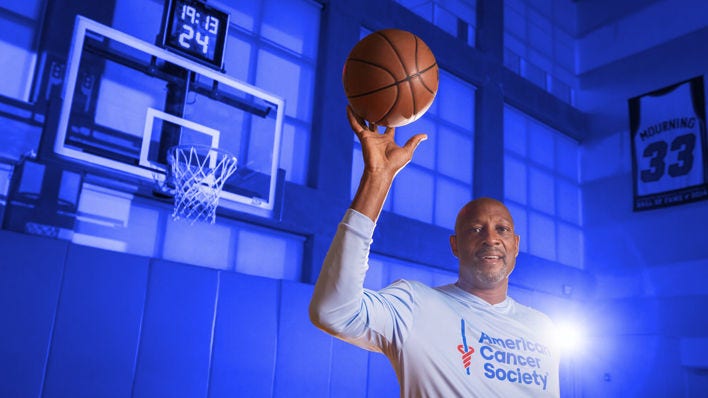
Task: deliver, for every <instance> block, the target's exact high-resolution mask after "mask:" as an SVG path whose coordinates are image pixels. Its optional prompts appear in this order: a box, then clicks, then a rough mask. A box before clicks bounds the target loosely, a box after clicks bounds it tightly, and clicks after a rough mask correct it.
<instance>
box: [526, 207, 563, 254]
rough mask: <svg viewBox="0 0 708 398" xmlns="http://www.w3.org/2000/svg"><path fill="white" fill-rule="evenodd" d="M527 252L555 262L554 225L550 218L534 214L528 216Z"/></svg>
mask: <svg viewBox="0 0 708 398" xmlns="http://www.w3.org/2000/svg"><path fill="white" fill-rule="evenodd" d="M528 217H529V232H528V239H529V252H530V253H531V254H533V255H535V256H538V257H542V258H545V259H548V260H553V261H555V260H556V224H555V222H554V221H553V219H552V218H551V217H548V216H545V215H542V214H540V213H536V212H530V213H529V215H528Z"/></svg>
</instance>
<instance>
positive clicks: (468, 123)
mask: <svg viewBox="0 0 708 398" xmlns="http://www.w3.org/2000/svg"><path fill="white" fill-rule="evenodd" d="M436 101H438V102H440V104H439V106H440V108H439V110H440V113H439V115H440V118H442V119H443V120H445V121H448V122H450V123H454V124H456V125H458V126H460V127H462V128H464V129H467V130H472V129H474V87H473V86H472V85H470V84H468V83H465V82H463V81H462V80H460V79H458V78H456V77H454V76H452V75H451V74H449V73H446V72H444V71H441V73H440V87H439V90H438V94H437V99H436Z"/></svg>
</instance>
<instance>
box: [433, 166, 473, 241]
mask: <svg viewBox="0 0 708 398" xmlns="http://www.w3.org/2000/svg"><path fill="white" fill-rule="evenodd" d="M436 193H437V196H436V198H437V199H436V201H435V224H437V225H439V226H441V227H444V228H448V229H454V228H455V218H456V217H457V212H458V211H459V210H460V209H461V208H462V206H464V205H465V203H467V202H469V201H470V200H471V199H472V192H471V189H470V186H469V185H466V184H460V183H456V182H453V181H450V180H447V179H445V178H439V179H438V181H437V187H436Z"/></svg>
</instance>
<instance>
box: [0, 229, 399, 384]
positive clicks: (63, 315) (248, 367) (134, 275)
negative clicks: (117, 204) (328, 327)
mask: <svg viewBox="0 0 708 398" xmlns="http://www.w3.org/2000/svg"><path fill="white" fill-rule="evenodd" d="M0 250H1V251H2V253H3V259H2V261H1V262H0V322H1V324H2V325H3V327H2V328H0V396H3V397H37V396H43V397H151V398H157V397H173V398H178V397H185V398H186V397H189V398H194V397H210V398H213V397H235V396H248V397H328V396H331V397H364V396H369V397H388V396H397V395H398V385H397V382H396V379H395V376H394V374H393V371H392V370H391V367H390V365H388V364H387V363H386V359H385V358H384V357H383V356H382V355H380V354H373V353H367V352H366V351H363V350H361V349H358V348H356V347H353V346H350V345H348V344H346V343H343V342H341V341H338V340H335V339H333V338H331V337H330V336H328V335H326V334H325V333H323V332H321V331H319V330H317V329H316V328H315V327H314V326H312V324H311V323H310V321H309V318H308V313H307V306H308V303H309V300H310V295H311V293H312V286H311V285H307V284H301V283H295V282H289V281H280V280H274V279H267V278H262V277H254V276H248V275H243V274H237V273H233V272H226V271H219V270H214V269H210V268H202V267H194V266H189V265H185V264H179V263H173V262H168V261H162V260H153V259H150V258H145V257H139V256H134V255H128V254H124V253H115V252H110V251H105V250H100V249H95V248H90V247H85V246H78V245H74V244H71V243H68V242H66V241H59V240H52V239H46V238H41V237H35V236H29V235H23V234H18V233H14V232H8V231H5V230H0Z"/></svg>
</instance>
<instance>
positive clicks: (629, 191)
mask: <svg viewBox="0 0 708 398" xmlns="http://www.w3.org/2000/svg"><path fill="white" fill-rule="evenodd" d="M706 15H708V2H705V1H703V0H623V1H609V0H396V1H394V0H356V1H353V0H206V1H202V0H105V1H91V0H23V1H10V2H3V3H2V4H0V28H1V29H0V72H1V73H2V76H3V78H2V79H0V132H1V133H0V225H1V228H0V325H2V326H1V327H0V396H1V397H14V398H19V397H44V398H55V397H71V398H74V397H149V398H154V397H185V398H186V397H189V398H193V397H210V398H212V397H213V398H216V397H347V398H350V397H368V398H375V397H376V398H378V397H395V396H399V394H400V392H399V387H398V383H397V380H396V376H395V373H394V371H393V369H392V367H391V365H390V364H389V362H388V360H387V359H386V357H385V356H384V355H382V354H381V353H376V352H369V351H365V350H362V349H359V348H357V347H354V346H352V345H349V344H347V343H344V342H342V341H340V340H338V339H336V338H333V337H331V336H330V335H327V334H325V333H324V332H322V331H321V330H319V329H317V328H316V327H315V326H313V324H312V323H311V321H310V318H309V316H308V306H309V302H310V298H311V296H312V292H313V286H314V283H315V281H316V280H317V277H318V275H319V272H320V268H321V266H322V262H323V259H324V258H325V255H326V254H327V250H328V247H329V244H330V242H331V240H332V238H333V236H334V234H335V232H336V230H337V225H338V223H339V222H340V220H341V219H342V217H343V215H344V213H345V211H346V210H347V208H348V207H349V205H350V202H351V200H352V198H353V195H354V193H355V190H356V187H357V184H358V182H359V178H360V176H361V173H362V171H363V167H364V166H363V161H362V147H361V144H360V143H359V142H358V140H357V139H356V136H355V135H354V134H353V133H352V131H351V128H350V126H349V123H348V121H347V117H346V112H345V109H346V106H347V103H348V100H347V97H346V96H345V93H344V90H343V88H342V71H343V66H344V63H345V60H346V59H347V56H348V54H349V52H350V50H351V49H352V47H353V46H354V45H355V44H356V43H357V42H358V41H359V40H360V39H362V38H363V37H365V36H367V35H369V34H371V33H372V32H376V31H378V30H381V29H389V28H396V29H401V30H406V31H409V32H411V33H414V34H415V35H416V36H418V37H419V38H420V39H422V40H423V41H424V42H425V43H426V44H427V45H428V46H429V47H430V49H431V50H432V52H433V53H434V55H435V59H436V61H437V65H438V67H439V89H438V92H437V95H436V97H435V100H434V102H433V104H432V105H431V107H430V108H429V109H428V111H427V112H426V113H425V114H424V115H422V116H421V117H420V118H419V119H418V120H416V121H415V122H413V123H410V124H408V125H405V126H402V127H399V128H397V129H396V141H397V142H399V143H404V142H406V140H407V139H408V138H410V137H411V136H413V135H414V134H417V133H421V132H424V133H427V134H428V136H429V139H428V140H427V141H425V142H423V143H422V144H421V146H420V147H419V148H418V150H417V151H416V153H415V156H414V157H413V159H412V161H411V162H410V163H409V164H408V165H407V166H406V167H405V168H404V169H403V170H402V171H401V172H400V173H399V174H398V175H397V176H396V180H395V182H394V184H393V186H392V188H391V190H390V192H389V195H388V198H387V201H386V203H385V205H384V211H383V213H382V215H381V217H380V218H379V220H378V221H377V225H376V230H375V233H374V238H373V244H372V247H371V254H370V259H369V271H368V273H367V276H366V281H365V287H366V288H369V289H380V288H383V287H385V286H387V285H388V284H389V283H391V282H393V281H395V280H398V279H412V280H417V281H420V282H423V283H425V284H428V285H431V286H439V285H444V284H449V283H453V282H455V281H456V280H457V272H458V269H457V268H458V264H457V259H456V258H455V257H454V256H453V255H452V252H451V250H450V246H449V236H450V235H451V234H452V233H453V226H454V222H455V217H456V214H457V211H458V210H459V209H460V207H461V206H462V205H463V204H465V203H466V202H468V201H469V200H471V199H473V198H478V197H492V198H496V199H499V200H501V201H503V202H504V203H505V204H506V205H507V207H508V208H509V210H510V212H511V214H512V215H513V217H514V220H515V230H516V233H517V234H518V235H519V236H520V242H521V243H520V254H519V256H518V258H517V263H516V268H515V270H514V271H513V273H512V275H511V276H510V279H509V296H511V297H513V298H514V299H515V300H517V301H518V302H520V303H522V304H525V305H528V306H531V307H534V308H537V309H539V310H541V311H543V312H544V313H546V314H547V315H548V316H549V317H550V318H551V319H552V320H553V321H554V322H555V323H556V324H557V325H559V330H562V334H560V336H561V338H562V339H563V340H564V343H567V344H564V347H565V349H564V351H563V354H562V359H561V365H560V389H561V396H562V397H569V398H570V397H623V398H626V397H708V312H707V311H706V308H708V283H707V281H708V235H707V234H706V227H705V225H706V223H707V222H708V202H707V201H706V199H708V158H707V157H708V144H707V143H706V140H707V136H706V127H705V121H706V102H705V97H706V88H705V87H706V86H705V84H704V81H703V80H704V75H706V73H708V44H707V43H708V18H707V17H706ZM178 24H184V26H186V27H185V28H179V27H178V26H177V25H178ZM179 29H183V30H179ZM195 32H196V33H195ZM175 132H176V133H175ZM175 145H178V146H179V147H180V148H184V147H191V148H194V147H197V146H206V147H211V148H219V149H223V150H224V151H228V152H229V153H231V154H233V156H235V159H236V160H235V161H234V162H235V163H232V164H229V165H227V166H232V167H233V166H235V171H234V170H229V171H230V172H233V174H232V175H230V176H224V178H223V181H220V182H221V183H223V187H221V186H219V188H218V189H217V190H216V192H211V193H212V194H215V195H216V196H211V197H208V198H201V199H199V198H198V199H197V200H201V202H199V204H202V205H204V203H205V202H207V204H211V206H212V207H211V208H209V209H207V213H206V214H197V215H196V216H195V215H192V214H187V213H184V212H183V211H182V210H184V209H182V210H180V209H178V204H179V203H178V202H180V200H179V199H180V198H181V197H180V196H178V195H176V194H175V193H174V192H175V189H176V188H180V187H181V186H182V185H184V186H187V185H188V182H184V181H182V180H173V179H171V178H168V176H170V174H171V173H176V172H175V171H174V169H171V167H173V166H174V164H175V163H177V166H179V162H182V163H184V162H190V161H192V160H190V159H191V158H189V155H188V154H187V152H180V153H177V152H175V151H174V150H173V149H172V148H174V146H175ZM180 154H182V155H185V154H186V156H187V158H182V160H179V161H178V160H175V159H177V158H179V155H180ZM227 156H228V155H227ZM197 159H204V157H202V158H199V157H197ZM210 159H212V158H210ZM229 159H231V158H229ZM227 161H228V159H227ZM210 162H211V161H210ZM182 166H184V164H182ZM212 166H214V164H213V163H209V164H201V165H200V167H202V168H209V167H212ZM227 166H224V167H227ZM188 168H189V167H188ZM180 184H182V185H180ZM180 192H181V191H180ZM199 192H202V191H199ZM186 195H187V196H188V197H187V198H186V200H190V199H195V195H196V194H194V193H191V194H186ZM189 195H191V196H189ZM209 201H210V202H209ZM189 206H190V205H189V204H188V205H187V209H190V207H189ZM195 218H198V219H195Z"/></svg>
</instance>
